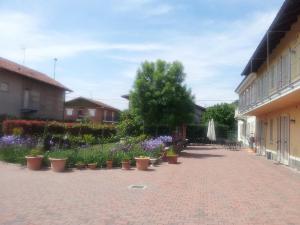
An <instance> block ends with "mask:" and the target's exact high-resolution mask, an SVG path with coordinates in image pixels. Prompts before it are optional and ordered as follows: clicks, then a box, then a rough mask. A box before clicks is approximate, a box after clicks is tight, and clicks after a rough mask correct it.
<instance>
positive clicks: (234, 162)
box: [0, 146, 300, 225]
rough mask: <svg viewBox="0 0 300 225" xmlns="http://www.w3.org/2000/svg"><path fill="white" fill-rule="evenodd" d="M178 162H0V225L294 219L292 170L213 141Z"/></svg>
mask: <svg viewBox="0 0 300 225" xmlns="http://www.w3.org/2000/svg"><path fill="white" fill-rule="evenodd" d="M179 161H180V164H178V165H168V164H162V165H159V166H158V167H155V168H154V169H153V170H150V171H147V172H142V171H136V170H131V171H122V170H120V169H113V170H105V169H103V170H97V171H91V170H84V171H78V170H74V171H72V172H65V173H54V172H52V171H50V170H48V171H28V170H27V169H25V168H23V167H19V166H16V165H12V164H6V163H0V224H1V225H50V224H51V225H68V224H70V225H71V224H72V225H79V224H84V225H101V224H107V225H110V224H112V225H126V224H127V225H131V224H134V225H135V224H136V225H144V224H158V225H162V224H170V225H171V224H172V225H179V224H180V225H183V224H184V225H187V224H207V225H239V224H242V225H285V224H286V225H298V224H300V173H299V172H295V171H292V170H291V169H289V168H286V167H285V166H282V165H278V164H276V163H274V162H272V161H268V160H266V159H265V158H263V157H259V156H256V155H254V154H249V153H247V152H245V151H239V152H232V151H227V150H224V149H222V148H221V147H217V146H201V147H190V148H189V149H188V150H186V151H184V152H183V154H182V157H180V159H179ZM132 184H143V185H146V186H147V188H146V189H143V190H131V189H128V186H129V185H132Z"/></svg>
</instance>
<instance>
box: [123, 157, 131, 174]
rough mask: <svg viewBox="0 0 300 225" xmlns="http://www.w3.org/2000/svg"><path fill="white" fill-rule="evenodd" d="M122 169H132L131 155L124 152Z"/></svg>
mask: <svg viewBox="0 0 300 225" xmlns="http://www.w3.org/2000/svg"><path fill="white" fill-rule="evenodd" d="M122 169H123V170H130V157H129V156H128V155H127V154H124V156H123V159H122Z"/></svg>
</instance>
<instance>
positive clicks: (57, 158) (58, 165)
mask: <svg viewBox="0 0 300 225" xmlns="http://www.w3.org/2000/svg"><path fill="white" fill-rule="evenodd" d="M49 156H50V157H49V160H50V163H51V169H52V170H53V171H54V172H63V171H64V170H65V167H66V162H67V157H66V155H65V154H64V153H63V152H60V151H54V152H51V154H50V155H49Z"/></svg>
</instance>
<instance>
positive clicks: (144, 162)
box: [134, 156, 150, 170]
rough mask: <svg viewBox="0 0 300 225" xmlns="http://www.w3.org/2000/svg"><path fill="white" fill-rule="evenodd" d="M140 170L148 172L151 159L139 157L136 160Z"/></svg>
mask: <svg viewBox="0 0 300 225" xmlns="http://www.w3.org/2000/svg"><path fill="white" fill-rule="evenodd" d="M134 159H135V161H136V167H137V169H138V170H147V169H148V166H149V162H150V157H147V156H139V157H135V158H134Z"/></svg>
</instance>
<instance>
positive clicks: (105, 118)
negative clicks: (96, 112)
mask: <svg viewBox="0 0 300 225" xmlns="http://www.w3.org/2000/svg"><path fill="white" fill-rule="evenodd" d="M103 120H104V121H107V111H106V110H104V115H103Z"/></svg>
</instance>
